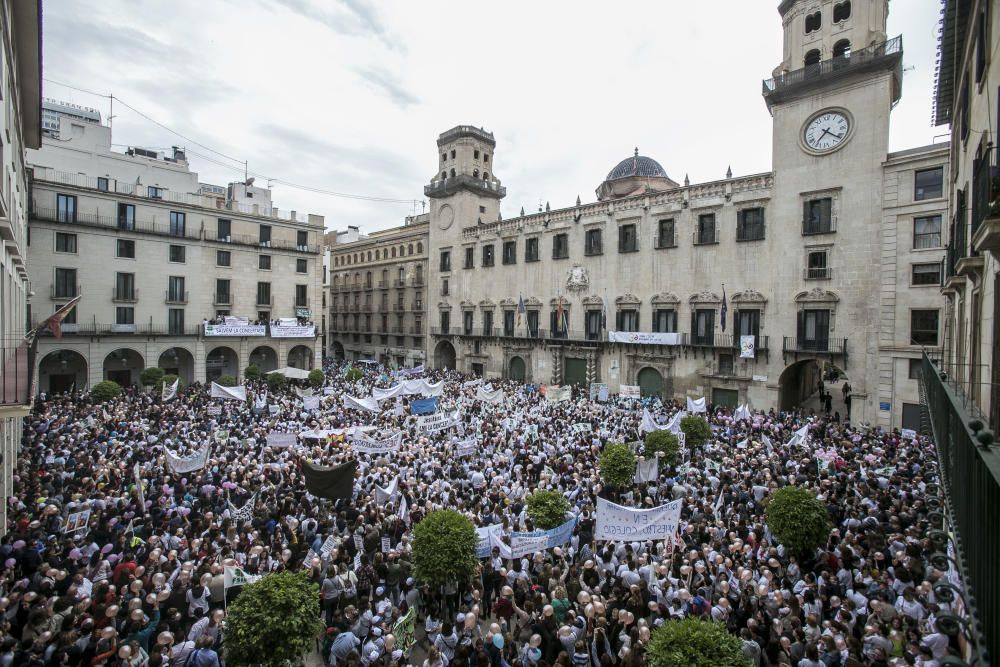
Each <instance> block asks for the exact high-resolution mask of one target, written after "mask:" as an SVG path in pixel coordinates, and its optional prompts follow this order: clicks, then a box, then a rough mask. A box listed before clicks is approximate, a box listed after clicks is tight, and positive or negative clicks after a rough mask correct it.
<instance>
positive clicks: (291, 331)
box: [271, 324, 316, 338]
mask: <svg viewBox="0 0 1000 667" xmlns="http://www.w3.org/2000/svg"><path fill="white" fill-rule="evenodd" d="M315 337H316V327H315V326H313V325H311V324H310V325H309V326H292V327H289V326H281V327H271V338H315Z"/></svg>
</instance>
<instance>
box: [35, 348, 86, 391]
mask: <svg viewBox="0 0 1000 667" xmlns="http://www.w3.org/2000/svg"><path fill="white" fill-rule="evenodd" d="M86 387H87V359H86V358H85V357H84V356H83V355H82V354H80V353H79V352H76V351H75V350H55V351H53V352H49V353H48V354H46V355H45V356H44V357H43V358H42V361H41V362H40V363H39V364H38V389H39V391H45V392H48V393H50V394H61V393H63V392H66V391H70V390H72V389H74V388H75V389H79V390H81V391H82V390H83V389H85V388H86Z"/></svg>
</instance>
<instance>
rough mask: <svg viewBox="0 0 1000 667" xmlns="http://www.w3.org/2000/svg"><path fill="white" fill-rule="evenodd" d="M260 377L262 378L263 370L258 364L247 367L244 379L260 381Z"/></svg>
mask: <svg viewBox="0 0 1000 667" xmlns="http://www.w3.org/2000/svg"><path fill="white" fill-rule="evenodd" d="M260 376H261V370H260V366H258V365H257V364H250V365H249V366H247V367H246V370H244V371H243V377H245V378H246V379H248V380H259V379H260Z"/></svg>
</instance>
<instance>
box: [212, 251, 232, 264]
mask: <svg viewBox="0 0 1000 667" xmlns="http://www.w3.org/2000/svg"><path fill="white" fill-rule="evenodd" d="M215 264H216V266H232V265H233V256H232V253H230V252H229V251H228V250H216V251H215Z"/></svg>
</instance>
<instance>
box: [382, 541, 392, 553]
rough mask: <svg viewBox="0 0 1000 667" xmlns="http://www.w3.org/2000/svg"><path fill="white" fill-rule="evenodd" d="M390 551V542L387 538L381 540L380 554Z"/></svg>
mask: <svg viewBox="0 0 1000 667" xmlns="http://www.w3.org/2000/svg"><path fill="white" fill-rule="evenodd" d="M390 551H392V540H390V539H389V538H388V537H383V538H382V553H384V554H387V553H389V552H390Z"/></svg>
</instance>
